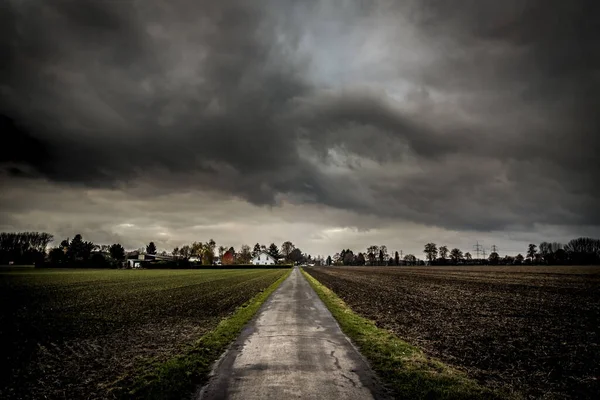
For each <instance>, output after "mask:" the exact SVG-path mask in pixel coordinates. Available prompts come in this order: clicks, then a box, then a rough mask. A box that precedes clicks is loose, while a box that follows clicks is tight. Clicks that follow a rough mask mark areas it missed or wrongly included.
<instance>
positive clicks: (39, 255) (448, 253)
mask: <svg viewBox="0 0 600 400" xmlns="http://www.w3.org/2000/svg"><path fill="white" fill-rule="evenodd" d="M53 239H54V237H53V235H51V234H49V233H45V232H17V233H9V232H4V233H0V264H36V265H46V266H56V267H91V268H116V267H121V266H124V262H125V260H126V258H127V253H126V251H125V248H124V247H123V246H122V245H121V244H119V243H114V244H112V245H98V244H95V243H92V242H90V241H86V240H84V239H83V237H82V236H81V235H80V234H77V235H75V236H74V237H73V239H69V238H67V239H64V240H62V241H61V242H60V244H59V245H58V246H56V247H53V248H51V249H49V250H48V245H49V244H50V243H51V242H52V241H53ZM261 252H264V253H267V254H269V255H270V256H271V257H273V258H274V259H275V260H276V261H277V262H278V263H286V264H295V265H300V264H314V265H357V266H363V265H372V266H399V265H408V266H413V265H425V264H428V265H483V264H486V265H487V264H489V265H522V264H527V265H565V264H576V265H585V264H588V265H589V264H600V239H593V238H587V237H581V238H577V239H573V240H571V241H569V242H568V243H566V244H562V243H558V242H542V243H540V244H539V245H536V244H533V243H532V244H529V245H528V247H527V249H526V251H525V252H524V253H525V256H523V255H522V254H518V255H516V256H510V255H505V256H503V257H502V256H500V254H499V253H498V252H497V251H492V252H491V253H490V254H489V256H488V257H485V258H478V257H477V258H474V257H473V256H472V255H471V253H470V252H464V253H463V252H462V250H460V249H458V248H453V249H449V248H448V246H445V245H442V246H439V247H438V245H437V244H435V243H433V242H431V243H427V244H426V245H425V246H424V249H423V253H424V255H425V259H424V260H421V259H419V258H417V257H416V256H415V255H413V254H406V255H404V254H402V251H401V252H400V253H399V252H398V251H395V252H388V248H387V246H385V245H371V246H368V247H367V248H366V250H365V251H364V252H358V253H354V251H352V250H351V249H342V250H341V251H340V252H339V253H336V254H335V255H333V257H332V256H328V257H327V258H326V259H324V258H322V257H320V256H319V257H315V258H313V257H312V256H311V255H310V254H306V253H303V252H302V250H301V249H300V248H299V247H297V246H296V245H294V244H293V243H292V242H291V241H285V242H283V243H282V244H281V247H278V246H277V245H276V244H275V243H271V244H270V245H269V246H265V245H263V244H260V243H256V244H255V245H254V246H253V247H252V248H251V247H250V246H248V245H246V244H244V245H242V246H241V247H240V249H239V250H236V249H235V248H234V247H233V246H230V247H227V246H223V245H221V246H218V247H217V244H216V242H215V241H214V240H213V239H210V240H208V241H206V242H192V243H191V244H189V245H184V246H181V247H176V248H174V249H173V251H172V252H171V254H169V253H167V252H166V251H163V252H162V253H161V255H163V256H165V257H169V259H170V260H167V259H163V261H161V262H158V263H156V265H157V266H159V267H174V268H179V267H190V266H193V265H206V266H209V265H214V264H215V263H216V262H217V261H220V263H222V264H223V265H245V264H250V263H251V261H252V258H254V257H256V256H257V255H258V254H260V253H261ZM138 253H145V254H151V255H156V254H157V247H156V245H155V243H154V242H150V243H148V245H147V246H146V247H145V248H142V249H139V250H138Z"/></svg>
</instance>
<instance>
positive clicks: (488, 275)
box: [306, 266, 600, 399]
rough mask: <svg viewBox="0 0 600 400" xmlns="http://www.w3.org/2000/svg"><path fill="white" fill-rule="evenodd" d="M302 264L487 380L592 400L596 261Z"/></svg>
mask: <svg viewBox="0 0 600 400" xmlns="http://www.w3.org/2000/svg"><path fill="white" fill-rule="evenodd" d="M306 270H307V272H309V273H310V274H311V275H312V276H314V277H315V278H316V279H318V280H319V281H320V282H321V283H323V284H324V285H326V286H327V287H329V288H330V289H332V290H333V291H334V292H335V293H336V294H338V295H339V296H340V297H341V298H342V299H343V300H344V301H345V302H346V303H347V304H348V305H349V306H350V307H351V308H352V309H353V310H355V311H356V312H358V313H359V314H361V315H363V316H364V317H367V318H369V319H371V320H374V321H376V322H377V325H378V326H380V327H382V328H386V329H389V330H391V331H393V332H394V333H396V334H397V335H398V336H400V337H401V338H403V339H405V340H406V341H407V342H409V343H411V344H414V345H417V346H419V347H421V348H422V349H423V350H424V351H425V352H426V354H428V355H430V356H432V357H436V358H438V359H441V360H442V361H445V362H446V363H448V364H450V365H453V366H455V367H457V368H459V369H461V370H463V371H465V372H466V373H467V374H468V375H469V376H471V377H472V378H474V379H476V380H478V381H479V382H480V383H482V384H484V385H486V386H488V387H491V388H503V389H505V390H508V391H512V392H515V393H518V394H520V395H522V396H524V397H526V398H531V399H534V398H535V399H539V398H543V399H569V398H577V399H592V398H593V399H597V398H600V267H574V266H568V267H481V266H480V267H327V268H326V267H321V268H306Z"/></svg>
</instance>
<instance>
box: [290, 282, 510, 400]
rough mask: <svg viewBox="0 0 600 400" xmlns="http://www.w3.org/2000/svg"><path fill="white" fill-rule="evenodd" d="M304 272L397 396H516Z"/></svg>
mask: <svg viewBox="0 0 600 400" xmlns="http://www.w3.org/2000/svg"><path fill="white" fill-rule="evenodd" d="M302 274H303V275H304V277H305V278H306V279H307V280H308V282H309V284H310V285H311V286H312V288H313V289H314V290H315V292H316V293H317V295H318V296H319V297H320V298H321V300H322V301H323V303H325V305H326V306H327V308H328V309H329V311H330V312H331V314H332V315H333V316H334V317H335V319H336V320H337V322H338V324H339V325H340V328H341V329H342V331H343V332H344V333H345V334H346V335H347V336H348V337H349V338H350V339H351V340H352V342H353V343H354V344H355V345H356V346H357V347H358V349H359V350H360V352H361V353H362V355H363V356H365V357H366V358H367V359H368V360H369V362H370V364H371V367H372V368H373V370H374V371H375V372H376V373H377V375H378V376H379V377H380V378H381V380H382V381H383V383H384V384H385V385H386V386H387V387H388V388H389V389H390V390H391V391H392V392H393V394H394V397H395V398H398V399H482V398H485V399H507V398H515V396H514V395H512V394H510V395H509V394H508V393H500V392H497V391H492V390H490V389H487V388H484V387H482V386H481V385H479V384H477V382H475V381H474V380H472V379H469V378H468V377H467V376H466V375H465V374H464V373H463V372H461V371H458V370H456V369H453V368H451V367H449V366H447V365H445V364H443V363H442V362H440V361H437V360H433V359H431V358H429V357H427V356H426V355H425V354H424V353H423V351H422V350H421V349H419V348H417V347H415V346H412V345H410V344H408V343H406V342H404V341H403V340H401V339H399V338H398V337H397V336H396V335H394V334H393V333H391V332H389V331H387V330H385V329H381V328H378V327H377V326H376V325H375V322H373V321H371V320H368V319H366V318H363V317H361V316H360V315H358V314H356V313H355V312H354V311H352V309H350V307H348V305H346V303H344V301H343V300H342V299H340V298H339V297H338V296H337V295H336V294H335V293H334V292H333V291H331V290H330V289H329V288H327V287H326V286H324V285H323V284H321V283H320V282H319V281H317V280H316V279H315V278H313V277H312V276H311V275H310V274H308V273H307V272H306V271H304V270H302Z"/></svg>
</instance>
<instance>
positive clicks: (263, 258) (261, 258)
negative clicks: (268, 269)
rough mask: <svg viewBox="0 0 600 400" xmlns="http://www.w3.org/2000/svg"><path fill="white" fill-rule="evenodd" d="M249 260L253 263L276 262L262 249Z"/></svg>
mask: <svg viewBox="0 0 600 400" xmlns="http://www.w3.org/2000/svg"><path fill="white" fill-rule="evenodd" d="M250 262H251V263H252V264H254V265H273V264H276V263H277V261H276V260H275V259H274V258H273V257H272V256H271V255H270V254H269V253H266V252H264V251H261V252H260V253H258V254H257V255H256V256H254V257H252V261H250Z"/></svg>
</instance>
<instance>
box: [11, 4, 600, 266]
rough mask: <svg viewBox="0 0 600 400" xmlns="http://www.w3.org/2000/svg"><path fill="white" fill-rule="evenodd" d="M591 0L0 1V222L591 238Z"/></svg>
mask: <svg viewBox="0 0 600 400" xmlns="http://www.w3.org/2000/svg"><path fill="white" fill-rule="evenodd" d="M598 15H600V2H598V1H597V0H590V1H585V0H579V1H577V0H576V1H564V0H505V1H497V0H455V1H439V0H385V1H384V0H380V1H364V0H346V1H338V0H305V1H291V0H253V1H244V0H237V1H227V0H223V1H196V0H185V1H180V0H164V1H159V0H140V1H133V0H131V1H128V0H121V1H101V0H96V1H74V0H72V1H69V0H62V1H50V0H46V1H34V0H7V1H5V2H3V5H2V7H1V8H0V53H1V54H2V58H1V59H0V115H1V116H0V124H1V125H0V128H1V129H2V150H1V151H0V171H1V172H0V185H1V186H0V189H1V190H0V230H2V231H20V230H39V231H47V232H50V233H52V234H54V235H55V236H56V237H57V238H60V239H62V238H66V237H73V235H74V234H75V233H82V234H83V236H84V238H86V239H88V240H92V241H94V242H98V243H112V242H121V243H122V244H124V245H125V246H126V247H127V248H137V247H140V246H142V245H143V244H145V243H147V242H148V241H150V240H153V241H155V242H156V243H157V246H158V247H159V249H161V250H162V249H167V250H171V249H172V248H173V247H175V246H180V245H182V244H184V243H188V242H191V241H206V240H208V239H210V238H214V239H215V240H216V241H217V243H218V244H223V245H227V246H229V245H233V246H235V247H236V248H239V246H240V245H241V244H243V243H245V244H250V245H253V244H254V243H256V242H260V243H262V244H267V245H268V244H269V243H270V242H275V243H277V244H281V242H283V241H284V240H291V241H292V242H294V243H295V244H296V245H297V246H299V247H300V248H301V249H302V250H304V251H307V252H309V253H312V254H313V255H318V254H321V255H327V254H333V253H335V252H338V251H340V250H341V249H342V248H348V247H349V248H352V249H354V250H355V251H364V249H365V248H366V247H367V246H368V245H370V244H386V245H387V246H388V248H389V249H390V250H401V249H402V250H403V251H404V253H405V254H406V253H409V252H411V253H414V254H416V255H417V256H418V257H422V256H423V253H422V249H423V245H424V244H425V243H427V242H429V241H433V242H435V243H437V244H438V245H442V244H446V245H448V246H449V247H450V248H452V247H455V246H457V247H460V248H461V249H463V251H472V247H473V244H475V243H476V241H479V242H480V243H482V242H483V244H484V246H485V247H486V249H487V250H488V251H489V247H490V246H491V245H492V244H495V245H497V246H498V247H499V249H500V253H501V254H506V253H509V254H514V253H516V252H524V251H525V250H526V245H527V244H528V243H530V242H533V243H539V242H540V241H542V240H549V241H563V242H564V241H567V240H569V239H571V238H573V237H577V236H595V237H598V236H600V202H599V200H600V184H599V183H598V182H599V181H600V179H599V178H600V161H599V160H598V155H599V154H600V140H599V137H598V136H599V133H600V132H599V130H600V112H599V110H600V50H599V49H600V27H599V24H598Z"/></svg>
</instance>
